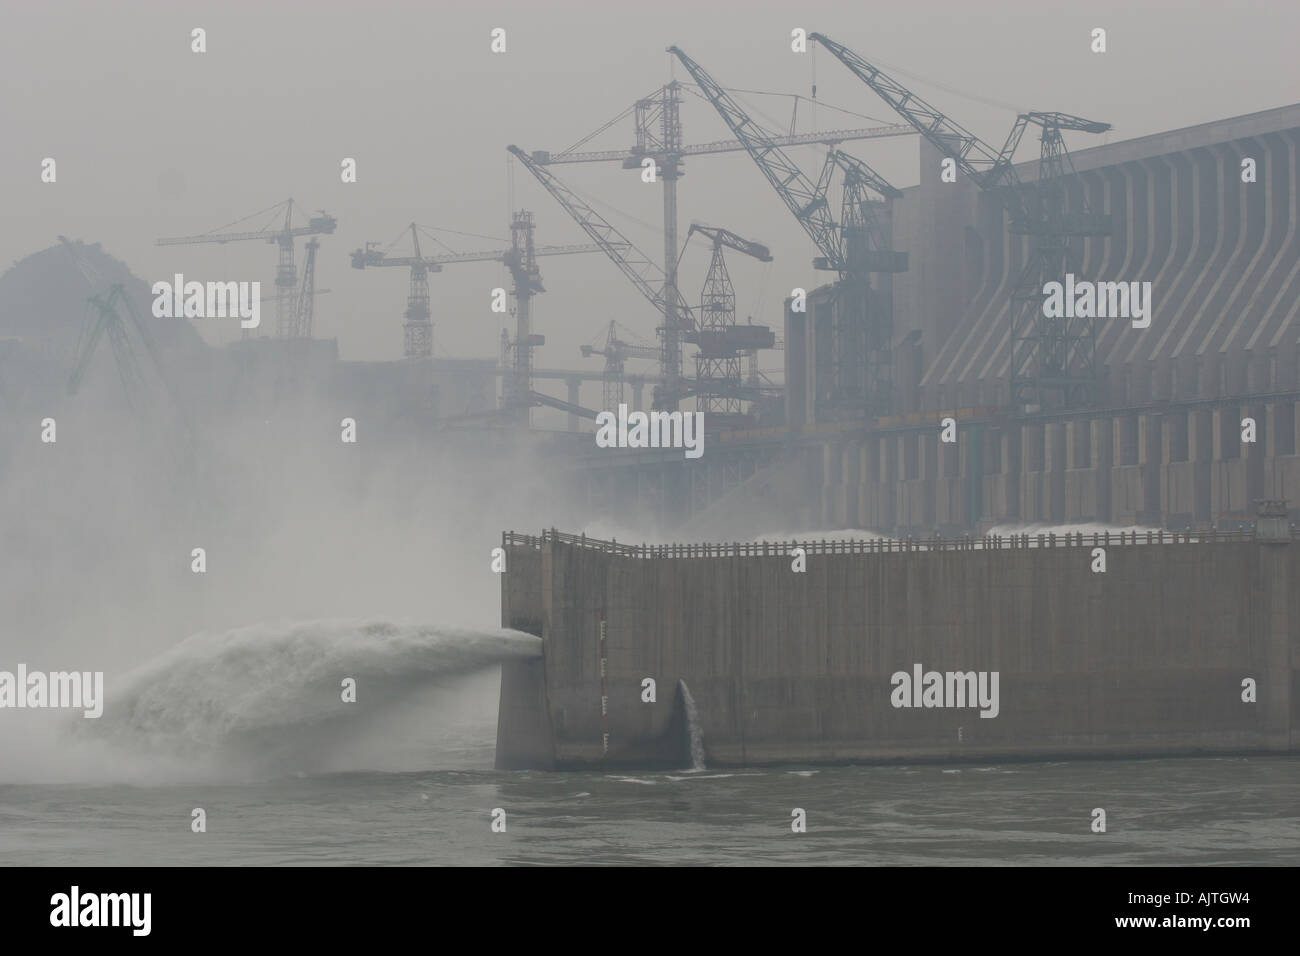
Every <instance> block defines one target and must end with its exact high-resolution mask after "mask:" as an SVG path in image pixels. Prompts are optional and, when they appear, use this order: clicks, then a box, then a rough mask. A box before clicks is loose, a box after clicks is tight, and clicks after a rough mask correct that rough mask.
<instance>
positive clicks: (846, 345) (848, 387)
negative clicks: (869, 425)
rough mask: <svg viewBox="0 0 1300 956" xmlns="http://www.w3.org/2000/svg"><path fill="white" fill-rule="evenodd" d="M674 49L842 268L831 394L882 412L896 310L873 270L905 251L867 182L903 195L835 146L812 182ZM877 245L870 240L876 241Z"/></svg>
mask: <svg viewBox="0 0 1300 956" xmlns="http://www.w3.org/2000/svg"><path fill="white" fill-rule="evenodd" d="M668 52H669V53H671V54H673V55H674V56H676V57H677V59H678V60H680V61H681V63H682V65H683V66H685V67H686V70H687V71H688V72H689V73H690V74H691V77H692V78H693V79H694V80H695V82H696V84H697V85H698V86H699V87H700V90H701V91H702V92H703V94H704V96H705V97H706V98H707V99H708V101H709V102H710V103H712V104H713V107H714V109H716V110H717V112H718V114H719V115H720V116H721V117H722V119H723V121H724V122H725V123H726V124H727V126H728V127H730V129H731V131H732V133H734V134H735V136H736V138H737V139H739V140H740V142H741V143H742V144H744V147H745V149H746V151H747V152H748V153H749V155H750V158H751V159H753V160H754V163H755V164H756V165H757V166H758V168H759V170H760V171H761V172H762V173H763V175H764V176H765V177H766V178H767V181H768V183H769V184H770V185H771V186H772V188H773V189H775V190H776V193H777V195H778V196H780V197H781V200H782V201H783V202H784V203H785V205H786V208H787V209H789V210H790V212H791V213H792V214H793V215H794V217H795V220H796V221H797V222H798V223H799V225H800V226H802V227H803V229H804V231H805V232H806V233H807V234H808V236H809V238H811V239H812V241H813V244H814V245H815V246H816V247H817V248H818V250H819V251H820V252H821V253H822V255H821V256H819V257H818V258H816V259H814V260H813V266H814V268H817V269H825V270H828V271H834V272H836V273H838V274H839V280H840V281H839V282H838V283H837V284H836V286H835V292H836V310H835V311H836V313H837V317H838V320H837V323H836V332H835V335H834V342H833V348H832V355H833V360H834V365H835V366H836V367H835V370H834V374H833V375H832V377H831V381H832V385H831V390H830V392H829V395H828V399H829V401H830V402H831V403H832V404H836V405H839V406H841V407H842V408H844V409H845V411H846V412H847V413H848V414H851V415H860V414H862V413H865V414H867V415H869V416H878V415H883V414H887V413H888V412H889V411H890V410H891V408H892V404H893V318H892V314H891V303H890V297H889V296H888V295H887V294H886V295H880V294H876V293H875V292H874V291H873V289H872V285H871V278H870V277H871V275H872V274H873V273H885V274H888V273H893V272H901V271H905V270H906V268H907V259H906V255H905V254H900V253H892V252H890V251H889V250H888V248H887V247H888V242H889V240H888V236H887V235H886V234H885V232H884V231H883V230H882V229H880V228H879V225H878V223H877V219H878V217H877V216H876V214H875V213H874V212H873V208H872V206H871V205H870V203H871V202H872V200H869V198H868V194H867V190H868V189H870V190H874V191H876V192H877V193H879V194H880V195H881V196H882V197H883V199H884V200H886V201H888V200H892V199H895V198H898V197H899V196H901V195H902V193H901V192H899V191H898V190H897V189H895V188H894V187H893V186H891V185H889V183H888V182H887V181H886V180H885V178H884V177H883V176H881V175H880V174H879V173H877V172H876V171H875V170H873V169H872V168H871V167H870V166H868V165H867V164H866V163H865V162H863V161H862V160H860V159H857V158H856V157H853V156H850V155H849V154H847V153H844V152H842V151H841V150H839V149H835V148H832V149H831V150H830V153H829V154H828V156H827V161H826V163H825V164H824V165H823V167H822V175H821V177H820V179H819V181H818V182H816V183H814V182H812V181H811V180H810V179H809V178H808V177H807V176H806V175H805V174H804V172H803V170H802V169H800V167H799V166H798V165H797V164H796V163H795V162H793V161H792V160H791V159H790V158H789V157H788V156H787V155H786V154H785V152H784V150H782V149H781V145H780V138H779V137H777V136H775V135H774V134H772V133H770V132H768V131H767V130H765V129H763V128H762V127H761V126H759V124H758V123H756V122H755V121H754V120H753V119H752V118H751V117H750V116H749V114H748V113H747V112H746V111H745V110H744V109H743V108H742V107H741V106H740V104H739V103H737V102H736V100H735V99H734V98H733V97H732V96H731V94H730V93H728V92H727V90H726V89H724V88H723V86H722V85H721V84H720V83H718V82H717V80H715V79H714V78H713V77H712V76H710V75H709V73H708V72H707V71H706V70H705V69H704V68H703V67H702V66H700V64H699V63H697V62H695V61H694V60H693V59H691V58H690V57H689V56H687V55H686V53H685V52H683V51H682V50H681V49H680V48H679V47H676V46H670V47H669V48H668ZM836 169H840V170H843V172H844V177H845V178H844V208H843V210H842V214H841V221H840V222H836V220H835V216H834V214H833V212H832V209H831V204H830V199H829V188H830V183H831V178H832V173H833V172H834V170H836ZM873 247H874V248H873Z"/></svg>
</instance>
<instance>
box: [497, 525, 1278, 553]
mask: <svg viewBox="0 0 1300 956" xmlns="http://www.w3.org/2000/svg"><path fill="white" fill-rule="evenodd" d="M1296 537H1297V530H1296V529H1292V531H1291V538H1292V540H1295V538H1296ZM1254 540H1255V533H1254V532H1253V531H1176V532H1175V531H1163V530H1160V531H1145V532H1144V531H1126V532H1110V531H1099V532H1082V531H1079V532H1069V533H1062V534H1056V533H1047V534H1011V535H1005V534H989V535H984V536H983V537H977V536H972V535H967V536H964V537H957V538H871V539H868V538H851V539H844V540H838V541H836V540H827V539H821V540H802V541H801V540H789V541H732V542H716V543H715V542H687V543H682V544H678V543H673V544H619V543H618V542H617V541H614V540H611V541H604V540H601V539H599V538H588V537H587V536H586V535H585V534H582V535H579V534H565V533H564V532H562V531H557V530H555V529H554V528H552V529H549V530H547V531H543V532H542V533H541V534H540V535H528V534H518V533H516V532H514V531H507V532H505V533H504V534H503V535H502V545H503V546H504V547H508V548H509V547H514V548H533V549H538V548H541V546H542V544H543V542H546V541H555V542H558V543H560V544H568V545H575V546H577V547H580V548H587V549H589V550H592V551H599V552H602V553H604V554H613V555H618V556H619V557H625V558H748V557H788V556H789V555H790V552H791V551H793V550H794V549H795V548H803V549H804V553H805V554H810V555H814V554H816V555H827V554H901V553H905V552H912V551H1000V550H1018V549H1024V548H1108V547H1124V546H1134V545H1148V544H1226V543H1230V542H1236V543H1239V544H1240V543H1248V542H1253V541H1254Z"/></svg>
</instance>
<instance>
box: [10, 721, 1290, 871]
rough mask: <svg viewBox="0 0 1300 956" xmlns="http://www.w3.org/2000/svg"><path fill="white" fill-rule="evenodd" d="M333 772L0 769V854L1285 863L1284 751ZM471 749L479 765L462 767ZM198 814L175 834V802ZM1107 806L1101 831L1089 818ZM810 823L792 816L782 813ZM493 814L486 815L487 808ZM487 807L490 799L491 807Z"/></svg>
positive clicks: (484, 764) (102, 861)
mask: <svg viewBox="0 0 1300 956" xmlns="http://www.w3.org/2000/svg"><path fill="white" fill-rule="evenodd" d="M483 744H484V747H483V748H482V749H481V750H480V751H478V752H477V753H475V752H474V751H473V750H472V749H471V750H469V751H465V752H463V762H464V763H465V764H466V766H465V767H464V768H463V769H456V770H451V769H448V770H439V771H432V772H424V773H415V772H406V773H374V772H348V773H330V774H316V775H305V776H291V777H287V778H280V779H274V778H273V779H264V780H260V781H248V782H243V783H238V784H235V783H216V784H214V783H205V784H188V785H157V786H147V787H139V786H130V785H113V786H103V785H68V784H60V785H33V784H19V785H8V786H0V862H3V863H5V864H38V865H39V864H58V865H76V866H85V865H89V866H96V865H122V864H127V865H147V864H160V865H171V866H209V865H215V866H228V865H244V864H257V865H276V864H299V865H304V864H401V865H427V864H452V865H463V864H474V865H498V864H516V865H530V864H566V863H569V864H597V865H599V864H707V865H713V864H759V865H763V864H832V865H834V864H852V865H911V864H928V865H946V864H968V865H969V864H974V865H1012V866H1029V865H1035V866H1036V865H1055V864H1136V865H1205V864H1210V865H1295V864H1296V863H1297V862H1300V801H1298V800H1297V795H1298V794H1300V760H1296V759H1289V758H1261V757H1240V758H1198V759H1160V760H1115V761H1104V762H1065V763H1020V764H991V765H988V766H979V765H966V766H961V767H952V766H947V767H945V766H939V765H918V766H891V767H835V768H805V769H801V768H784V769H762V770H735V771H710V770H705V771H699V772H689V771H683V772H680V773H635V774H631V773H554V774H551V773H540V772H511V773H506V772H496V771H494V770H492V769H490V762H491V756H492V751H491V742H490V740H485V741H483ZM475 765H477V766H475ZM195 807H202V808H204V810H205V811H206V813H207V832H205V833H197V834H196V833H193V832H191V810H192V808H195ZM1097 807H1101V808H1103V809H1105V811H1106V832H1105V833H1094V832H1092V829H1091V824H1092V820H1093V815H1092V811H1093V810H1094V808H1097ZM796 808H799V809H802V810H804V811H805V814H806V821H807V831H806V832H804V833H795V832H793V830H792V826H791V823H792V820H793V819H794V818H793V817H792V811H793V810H794V809H796ZM496 809H500V810H503V811H504V823H505V832H494V831H493V828H492V821H493V811H494V810H496ZM499 818H500V815H498V819H499Z"/></svg>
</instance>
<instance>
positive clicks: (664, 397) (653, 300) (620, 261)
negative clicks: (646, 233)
mask: <svg viewBox="0 0 1300 956" xmlns="http://www.w3.org/2000/svg"><path fill="white" fill-rule="evenodd" d="M507 149H509V151H510V152H511V154H513V155H514V156H515V158H516V159H518V160H519V161H520V162H521V163H523V164H524V168H525V169H527V170H528V171H529V172H530V173H532V174H533V176H534V177H535V178H536V179H537V181H538V182H539V183H541V184H542V187H543V188H544V189H545V190H546V191H547V192H548V193H550V194H551V196H552V197H554V199H555V201H556V202H558V203H559V204H560V205H561V206H562V207H563V208H564V210H565V212H567V213H568V214H569V215H570V216H571V217H572V218H573V220H574V222H576V223H577V224H578V225H579V226H580V227H581V228H582V230H583V231H584V232H585V233H587V235H588V236H590V237H591V239H592V241H593V242H595V243H596V244H597V245H598V246H600V248H601V249H602V250H603V251H604V252H605V254H606V255H607V256H608V257H609V258H610V260H611V261H613V263H614V264H615V265H616V266H618V268H619V270H620V271H621V272H622V273H623V274H624V275H625V276H626V277H627V278H628V280H629V281H630V282H631V283H632V285H633V286H635V287H636V289H637V291H638V292H640V293H641V295H642V296H644V297H645V299H646V301H648V302H649V303H650V304H651V305H652V306H653V307H654V309H655V311H656V312H657V313H658V314H659V315H664V316H667V315H672V316H673V317H674V321H675V327H674V328H672V329H669V328H666V327H663V326H661V327H660V329H659V334H660V343H661V345H660V357H659V368H660V375H661V378H662V383H661V386H660V387H659V388H658V389H656V393H655V401H654V405H655V407H656V408H663V409H675V408H676V407H677V404H678V402H679V401H680V399H681V396H682V394H683V387H682V379H681V366H682V351H681V333H682V332H683V331H686V330H689V329H691V328H693V327H694V324H695V319H694V316H693V315H692V313H691V307H690V306H689V305H688V304H687V303H686V300H685V299H684V298H682V294H681V292H680V290H678V289H677V288H676V286H675V285H669V283H668V280H667V277H666V274H665V272H664V270H662V269H660V268H659V266H658V265H657V264H656V263H655V262H654V260H652V259H651V258H650V257H649V256H647V255H646V254H645V253H643V252H642V251H641V250H640V249H638V248H637V247H636V245H635V244H633V242H632V241H631V240H630V239H628V238H627V237H626V236H624V235H623V233H622V232H620V231H619V230H618V229H617V228H616V227H615V226H614V225H613V224H611V223H610V222H609V221H607V220H606V219H605V218H604V217H603V216H601V215H600V213H598V212H596V210H594V209H592V208H591V206H590V205H589V204H588V203H587V202H586V201H584V200H583V199H582V198H581V197H580V196H578V194H577V193H575V192H573V190H571V189H570V188H569V187H567V186H566V185H564V183H562V182H560V180H559V179H558V178H557V177H556V176H555V174H554V173H552V172H551V171H550V170H549V169H546V168H544V167H543V166H541V165H539V164H538V163H536V162H534V161H533V159H532V157H531V156H529V155H528V154H527V153H526V152H524V151H523V150H522V149H520V148H519V147H518V146H509V147H507ZM669 297H671V299H672V304H671V305H669V304H668V302H667V299H668V298H669Z"/></svg>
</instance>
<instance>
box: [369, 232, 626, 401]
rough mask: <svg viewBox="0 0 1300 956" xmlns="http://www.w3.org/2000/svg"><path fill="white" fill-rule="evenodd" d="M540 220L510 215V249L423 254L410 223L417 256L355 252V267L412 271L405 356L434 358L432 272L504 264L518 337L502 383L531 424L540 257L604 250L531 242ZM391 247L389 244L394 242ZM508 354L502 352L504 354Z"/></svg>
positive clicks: (539, 340)
mask: <svg viewBox="0 0 1300 956" xmlns="http://www.w3.org/2000/svg"><path fill="white" fill-rule="evenodd" d="M535 228H536V222H535V220H534V217H533V214H532V213H531V212H529V211H527V210H520V211H519V212H517V213H515V214H514V215H513V216H512V217H511V222H510V239H511V243H510V248H509V249H490V250H486V251H480V252H448V253H442V254H439V255H435V256H424V255H422V254H421V252H420V235H419V231H420V229H421V227H420V226H418V225H416V224H415V223H411V224H410V226H409V227H408V229H409V230H410V233H411V243H412V247H413V250H414V252H415V255H413V256H402V257H392V256H388V255H387V254H386V253H385V252H384V251H383V250H381V249H379V248H378V243H373V242H368V243H366V245H365V248H364V249H358V250H356V251H355V252H353V253H352V266H353V268H355V269H365V268H367V267H372V268H373V267H376V266H408V267H410V270H411V286H410V293H409V295H408V296H407V300H406V313H405V317H406V322H405V325H404V327H403V328H404V348H403V354H404V355H405V357H406V358H413V359H429V358H431V357H432V356H433V324H432V322H431V321H430V311H429V280H428V275H429V273H430V272H442V271H443V266H444V265H447V264H450V263H454V262H500V263H502V264H503V265H504V266H505V267H506V268H507V269H508V270H509V271H510V277H511V280H512V289H511V294H512V295H513V296H514V298H515V303H516V308H515V338H514V341H513V342H510V341H509V340H508V339H507V340H506V341H505V343H504V348H505V349H506V350H508V351H510V352H513V362H511V367H512V372H513V374H512V375H511V376H509V377H508V378H507V379H506V380H505V382H504V384H503V389H502V390H503V392H504V393H505V399H506V401H505V404H506V406H507V408H509V409H511V411H512V416H513V417H514V419H515V420H516V421H518V422H521V423H522V424H527V422H528V409H529V407H530V405H531V404H532V403H531V400H530V399H529V396H530V395H531V393H532V351H533V349H534V348H536V347H537V346H539V345H543V344H545V341H546V340H545V338H544V337H543V336H540V335H534V334H533V332H532V299H533V296H534V295H536V294H537V293H539V292H545V291H546V288H545V286H543V285H542V277H541V271H540V270H539V269H538V266H537V259H538V258H539V257H541V256H564V255H575V254H578V253H585V252H600V251H601V247H600V246H598V245H595V244H593V243H582V244H575V245H552V246H537V245H536V244H535V243H534V241H533V231H534V229H535ZM390 247H391V244H390ZM503 358H504V356H503Z"/></svg>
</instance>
